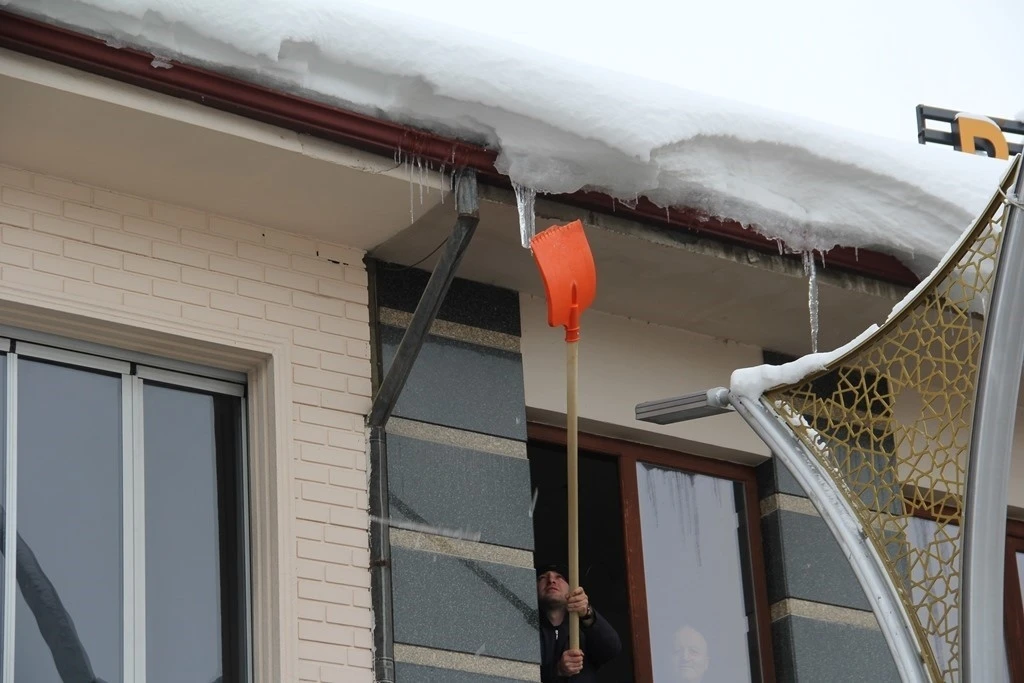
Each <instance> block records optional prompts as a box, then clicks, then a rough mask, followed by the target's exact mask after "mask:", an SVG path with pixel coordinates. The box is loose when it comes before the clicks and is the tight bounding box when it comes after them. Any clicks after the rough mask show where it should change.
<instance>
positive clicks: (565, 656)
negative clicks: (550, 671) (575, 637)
mask: <svg viewBox="0 0 1024 683" xmlns="http://www.w3.org/2000/svg"><path fill="white" fill-rule="evenodd" d="M581 671H583V650H566V651H565V652H563V653H562V658H561V659H560V660H558V675H559V676H566V677H568V676H575V675H576V674H578V673H579V672H581Z"/></svg>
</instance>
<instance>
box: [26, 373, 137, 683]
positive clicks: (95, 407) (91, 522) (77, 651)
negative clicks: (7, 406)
mask: <svg viewBox="0 0 1024 683" xmlns="http://www.w3.org/2000/svg"><path fill="white" fill-rule="evenodd" d="M121 460H122V453H121V378H120V377H115V376H110V375H103V374H99V373H95V372H89V371H85V370H79V369H74V368H67V367H62V366H58V365H48V364H45V363H39V362H35V361H30V360H20V361H19V362H18V535H19V543H18V553H17V561H18V574H19V577H20V576H22V575H24V577H25V579H24V580H23V581H19V589H20V590H19V597H18V602H17V608H16V615H15V641H16V645H15V660H14V666H15V679H16V680H18V681H92V680H94V679H101V680H103V681H106V682H107V683H118V682H120V681H121V680H122V677H121V670H122V615H123V607H122V604H123V601H122V598H123V593H122V554H121V547H122V546H121V535H122V533H121V532H122V522H121V518H122V516H121V505H122V502H121V501H122V493H121V491H122V484H121Z"/></svg>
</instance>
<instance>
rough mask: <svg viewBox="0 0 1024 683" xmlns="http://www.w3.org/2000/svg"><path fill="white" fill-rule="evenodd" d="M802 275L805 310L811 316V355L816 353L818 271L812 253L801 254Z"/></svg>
mask: <svg viewBox="0 0 1024 683" xmlns="http://www.w3.org/2000/svg"><path fill="white" fill-rule="evenodd" d="M803 262H804V275H806V276H807V310H808V312H809V313H810V316H811V353H817V352H818V269H817V266H816V265H815V263H814V252H813V251H805V252H803Z"/></svg>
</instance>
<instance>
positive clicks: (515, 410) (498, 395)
mask: <svg viewBox="0 0 1024 683" xmlns="http://www.w3.org/2000/svg"><path fill="white" fill-rule="evenodd" d="M403 332H404V331H403V330H400V329H398V328H395V327H389V326H383V325H382V326H381V327H380V341H381V350H382V354H383V359H384V368H385V371H386V370H387V369H388V368H390V367H391V363H392V361H393V360H394V357H395V350H396V349H397V348H398V343H399V342H400V341H401V340H402V334H403ZM524 396H525V393H524V389H523V364H522V357H521V356H520V355H519V354H518V353H512V352H510V351H502V350H499V349H494V348H491V347H487V346H479V345H477V344H468V343H466V342H461V341H454V340H452V339H447V338H444V337H437V336H433V335H429V336H428V337H427V339H426V341H425V342H424V344H423V348H422V350H421V351H420V355H419V357H418V358H417V359H416V363H415V365H413V368H412V372H411V373H410V374H409V380H408V382H406V385H405V388H404V389H403V390H402V394H401V397H400V398H399V399H398V404H397V405H396V406H395V411H394V413H393V414H394V415H395V416H396V417H405V418H409V419H411V420H420V421H423V422H431V423H434V424H440V425H446V426H449V427H456V428H458V429H467V430H469V431H473V432H481V433H484V434H493V435H495V436H503V437H506V438H509V439H519V440H521V441H525V440H526V405H525V401H524Z"/></svg>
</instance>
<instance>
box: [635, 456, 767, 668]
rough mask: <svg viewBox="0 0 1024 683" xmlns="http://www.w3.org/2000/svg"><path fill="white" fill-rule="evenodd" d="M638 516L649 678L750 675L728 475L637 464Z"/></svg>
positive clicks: (737, 527) (737, 520)
mask: <svg viewBox="0 0 1024 683" xmlns="http://www.w3.org/2000/svg"><path fill="white" fill-rule="evenodd" d="M637 482H638V484H639V493H640V501H639V502H640V520H641V531H642V538H643V549H644V576H645V578H646V582H647V611H648V620H649V622H650V632H651V659H652V664H653V668H654V680H656V681H659V683H662V682H663V683H719V682H723V683H737V682H739V681H750V680H751V655H750V643H751V642H753V641H754V639H753V638H752V635H753V634H752V633H751V632H750V629H749V628H748V623H749V622H748V614H750V613H751V610H750V609H749V608H748V606H747V605H746V604H745V603H746V600H745V599H744V595H745V592H746V591H745V581H744V563H743V559H742V554H741V547H740V533H741V522H742V515H741V513H740V512H738V509H737V503H741V502H742V497H739V498H738V497H737V495H736V488H737V487H738V485H736V484H735V483H734V482H731V481H727V480H724V479H717V478H714V477H709V476H705V475H700V474H690V473H686V472H679V471H676V470H669V469H664V468H660V467H653V466H650V465H645V464H643V463H639V464H638V465H637Z"/></svg>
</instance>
